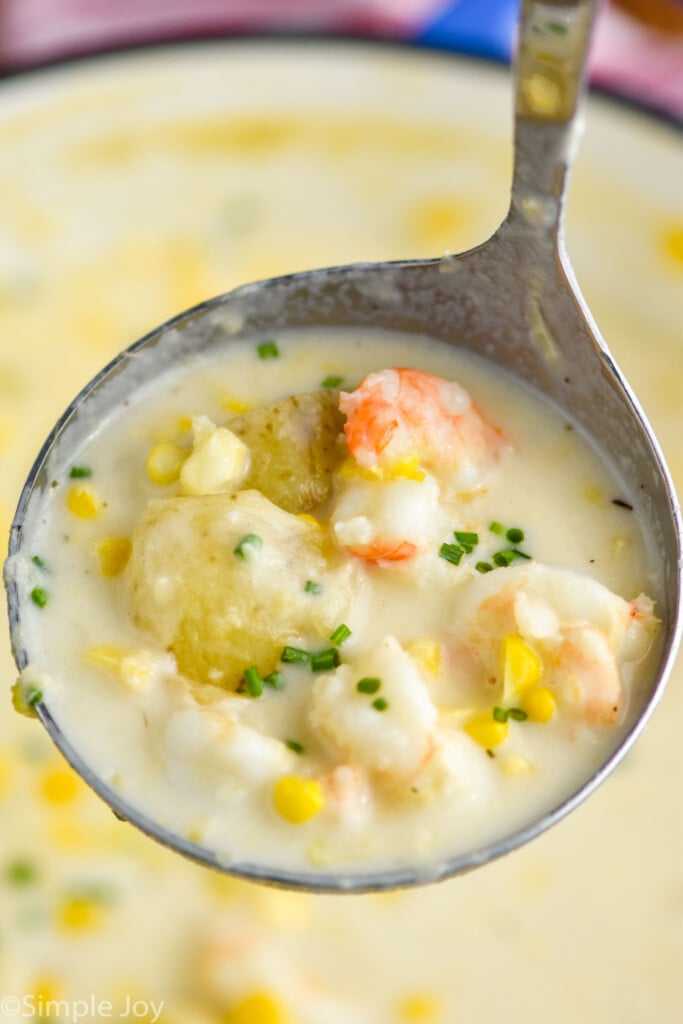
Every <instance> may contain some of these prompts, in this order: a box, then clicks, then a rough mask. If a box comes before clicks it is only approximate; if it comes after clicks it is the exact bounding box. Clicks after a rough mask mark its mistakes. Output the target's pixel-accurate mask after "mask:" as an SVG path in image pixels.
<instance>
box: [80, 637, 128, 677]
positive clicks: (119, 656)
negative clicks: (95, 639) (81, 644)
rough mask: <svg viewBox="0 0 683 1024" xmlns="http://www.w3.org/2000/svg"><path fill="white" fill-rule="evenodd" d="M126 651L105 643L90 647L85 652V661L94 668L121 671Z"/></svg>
mask: <svg viewBox="0 0 683 1024" xmlns="http://www.w3.org/2000/svg"><path fill="white" fill-rule="evenodd" d="M125 656H126V652H125V651H124V650H123V649H122V648H121V647H111V646H108V645H106V644H105V645H103V646H101V647H90V648H89V649H88V650H87V651H84V653H83V661H85V662H87V664H88V665H93V666H94V668H101V669H105V670H106V671H108V672H119V671H120V669H121V662H122V661H123V659H124V658H125Z"/></svg>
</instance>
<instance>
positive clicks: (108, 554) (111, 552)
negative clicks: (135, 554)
mask: <svg viewBox="0 0 683 1024" xmlns="http://www.w3.org/2000/svg"><path fill="white" fill-rule="evenodd" d="M132 550H133V545H132V544H131V542H130V541H129V540H128V538H127V537H107V539H106V540H102V541H100V543H99V544H98V545H97V555H98V557H99V560H100V572H101V573H102V575H103V576H107V577H109V578H110V579H113V578H114V577H115V576H120V575H121V573H122V572H123V570H124V569H125V568H126V566H127V565H128V561H129V559H130V556H131V552H132Z"/></svg>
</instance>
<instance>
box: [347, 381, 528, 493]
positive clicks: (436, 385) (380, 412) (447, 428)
mask: <svg viewBox="0 0 683 1024" xmlns="http://www.w3.org/2000/svg"><path fill="white" fill-rule="evenodd" d="M339 407H340V409H341V411H342V412H343V413H345V415H346V424H345V426H344V433H345V435H346V444H347V446H348V449H349V451H350V453H351V455H352V457H353V459H354V460H355V462H356V464H357V465H358V466H359V467H361V468H362V469H365V470H370V471H382V470H389V471H390V470H391V469H392V467H395V466H396V465H397V464H400V463H405V462H406V460H416V461H417V463H418V464H419V466H420V467H422V468H424V469H428V470H431V471H433V472H434V473H435V474H439V475H444V476H445V477H446V482H447V483H448V484H449V485H451V486H454V487H455V488H456V489H457V490H459V491H471V490H475V489H476V488H478V487H480V486H481V484H482V481H483V478H484V477H485V475H486V474H487V473H488V471H489V470H490V469H491V468H492V466H493V465H494V464H495V463H496V462H497V461H498V460H499V458H500V457H501V455H502V454H503V453H504V451H505V450H506V448H507V447H508V443H507V441H506V439H505V437H504V435H503V432H502V431H501V430H500V429H499V428H498V427H495V426H494V425H493V424H492V423H490V422H489V421H488V420H487V419H486V418H485V416H484V415H483V414H482V413H481V412H480V411H479V409H477V407H476V405H475V404H474V403H473V401H472V399H471V397H470V395H469V394H468V392H467V391H466V390H465V389H464V388H463V387H461V386H460V384H457V383H456V382H455V381H447V380H444V379H443V378H442V377H437V376H436V375H435V374H432V373H425V372H424V371H423V370H413V369H407V368H405V367H399V368H397V369H389V370H379V371H378V372H376V373H371V374H370V375H369V376H368V377H366V378H365V380H363V381H362V382H361V384H360V385H359V386H358V387H357V388H356V390H355V391H352V392H350V393H348V392H342V393H341V395H340V397H339Z"/></svg>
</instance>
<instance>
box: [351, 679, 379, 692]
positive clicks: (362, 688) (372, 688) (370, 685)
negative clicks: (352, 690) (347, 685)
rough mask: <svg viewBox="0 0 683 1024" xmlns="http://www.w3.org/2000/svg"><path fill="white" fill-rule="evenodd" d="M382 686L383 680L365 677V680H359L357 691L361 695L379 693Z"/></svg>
mask: <svg viewBox="0 0 683 1024" xmlns="http://www.w3.org/2000/svg"><path fill="white" fill-rule="evenodd" d="M381 685H382V680H381V679H375V678H373V677H372V676H365V677H364V678H363V679H359V680H358V682H357V683H356V689H357V690H358V692H359V693H377V691H378V690H379V688H380V686H381Z"/></svg>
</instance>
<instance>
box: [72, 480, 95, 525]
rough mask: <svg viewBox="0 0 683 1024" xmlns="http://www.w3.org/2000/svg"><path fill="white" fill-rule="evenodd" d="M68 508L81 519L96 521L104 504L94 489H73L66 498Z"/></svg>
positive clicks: (82, 486)
mask: <svg viewBox="0 0 683 1024" xmlns="http://www.w3.org/2000/svg"><path fill="white" fill-rule="evenodd" d="M66 506H67V508H68V509H69V512H71V513H72V514H73V515H75V516H78V518H79V519H95V518H96V517H97V516H98V515H99V514H100V509H101V507H102V502H101V501H100V499H99V498H98V496H97V494H96V492H95V491H94V490H93V488H92V487H87V486H85V485H81V486H79V487H72V488H71V489H70V490H69V493H68V494H67V496H66Z"/></svg>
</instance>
